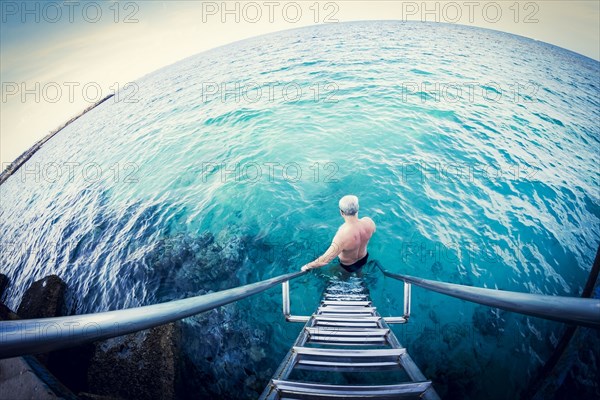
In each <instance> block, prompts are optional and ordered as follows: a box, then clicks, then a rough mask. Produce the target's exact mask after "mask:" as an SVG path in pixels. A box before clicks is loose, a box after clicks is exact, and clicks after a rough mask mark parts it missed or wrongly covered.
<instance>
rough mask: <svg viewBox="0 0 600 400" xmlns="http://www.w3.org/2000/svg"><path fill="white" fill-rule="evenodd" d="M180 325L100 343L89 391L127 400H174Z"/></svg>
mask: <svg viewBox="0 0 600 400" xmlns="http://www.w3.org/2000/svg"><path fill="white" fill-rule="evenodd" d="M179 338H180V333H179V325H178V324H177V323H171V324H167V325H162V326H159V327H156V328H152V329H149V330H144V331H141V332H137V333H133V334H130V335H126V336H121V337H117V338H113V339H108V340H106V341H103V342H101V343H97V346H96V351H95V354H94V356H93V358H92V361H91V364H90V367H89V370H88V377H87V378H88V384H89V391H90V392H92V393H94V394H96V395H100V396H109V397H113V398H124V399H141V400H143V399H172V398H173V397H175V392H176V387H177V382H178V376H179V372H178V368H179V357H178V354H179Z"/></svg>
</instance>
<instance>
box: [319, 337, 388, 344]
mask: <svg viewBox="0 0 600 400" xmlns="http://www.w3.org/2000/svg"><path fill="white" fill-rule="evenodd" d="M309 340H310V342H314V343H321V344H332V345H338V346H346V345H349V346H360V345H365V346H375V345H385V344H387V341H386V338H385V336H361V337H356V336H332V335H312V336H311V337H310V339H309Z"/></svg>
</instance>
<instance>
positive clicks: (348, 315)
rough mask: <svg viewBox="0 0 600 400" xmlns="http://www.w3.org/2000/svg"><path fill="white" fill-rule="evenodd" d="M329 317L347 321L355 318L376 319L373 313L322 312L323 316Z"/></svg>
mask: <svg viewBox="0 0 600 400" xmlns="http://www.w3.org/2000/svg"><path fill="white" fill-rule="evenodd" d="M318 315H323V316H327V317H336V318H344V319H346V320H349V321H352V320H353V319H355V318H368V317H374V316H375V315H373V313H372V312H353V313H343V312H339V311H321V314H318Z"/></svg>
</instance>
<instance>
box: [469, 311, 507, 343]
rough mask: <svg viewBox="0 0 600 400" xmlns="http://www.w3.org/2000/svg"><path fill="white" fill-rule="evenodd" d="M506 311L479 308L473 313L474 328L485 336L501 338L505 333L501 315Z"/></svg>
mask: <svg viewBox="0 0 600 400" xmlns="http://www.w3.org/2000/svg"><path fill="white" fill-rule="evenodd" d="M502 313H504V311H500V310H498V311H497V314H495V313H494V309H492V308H489V307H477V308H476V309H475V312H474V313H473V326H474V327H475V329H477V330H478V331H479V333H481V334H482V335H483V336H492V337H499V336H500V335H502V333H503V332H504V322H505V321H504V319H503V318H502V317H501V314H502Z"/></svg>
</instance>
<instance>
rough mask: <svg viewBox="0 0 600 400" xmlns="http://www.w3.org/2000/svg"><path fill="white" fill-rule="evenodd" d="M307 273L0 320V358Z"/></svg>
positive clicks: (107, 332) (88, 338) (163, 317)
mask: <svg viewBox="0 0 600 400" xmlns="http://www.w3.org/2000/svg"><path fill="white" fill-rule="evenodd" d="M304 274H306V271H299V272H292V273H289V274H285V275H280V276H277V277H275V278H271V279H267V280H264V281H260V282H256V283H251V284H248V285H244V286H240V287H236V288H232V289H227V290H222V291H220V292H215V293H210V294H205V295H202V296H196V297H190V298H187V299H182V300H174V301H169V302H166V303H160V304H154V305H150V306H143V307H136V308H128V309H125V310H117V311H107V312H100V313H96V314H83V315H72V316H67V317H56V318H37V319H26V320H16V321H2V322H0V359H2V358H9V357H16V356H21V355H26V354H39V353H45V352H48V351H53V350H59V349H63V348H66V347H72V346H77V345H79V344H83V343H88V342H93V341H96V340H103V339H108V338H112V337H116V336H121V335H126V334H128V333H133V332H137V331H141V330H144V329H148V328H153V327H155V326H159V325H163V324H166V323H169V322H173V321H176V320H179V319H182V318H186V317H190V316H192V315H195V314H199V313H202V312H205V311H209V310H212V309H213V308H217V307H220V306H223V305H226V304H229V303H233V302H235V301H238V300H241V299H243V298H246V297H249V296H252V295H254V294H257V293H260V292H263V291H265V290H267V289H269V288H271V287H273V286H275V285H277V284H279V283H281V282H285V281H289V280H291V279H295V278H298V277H299V276H302V275H304Z"/></svg>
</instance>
